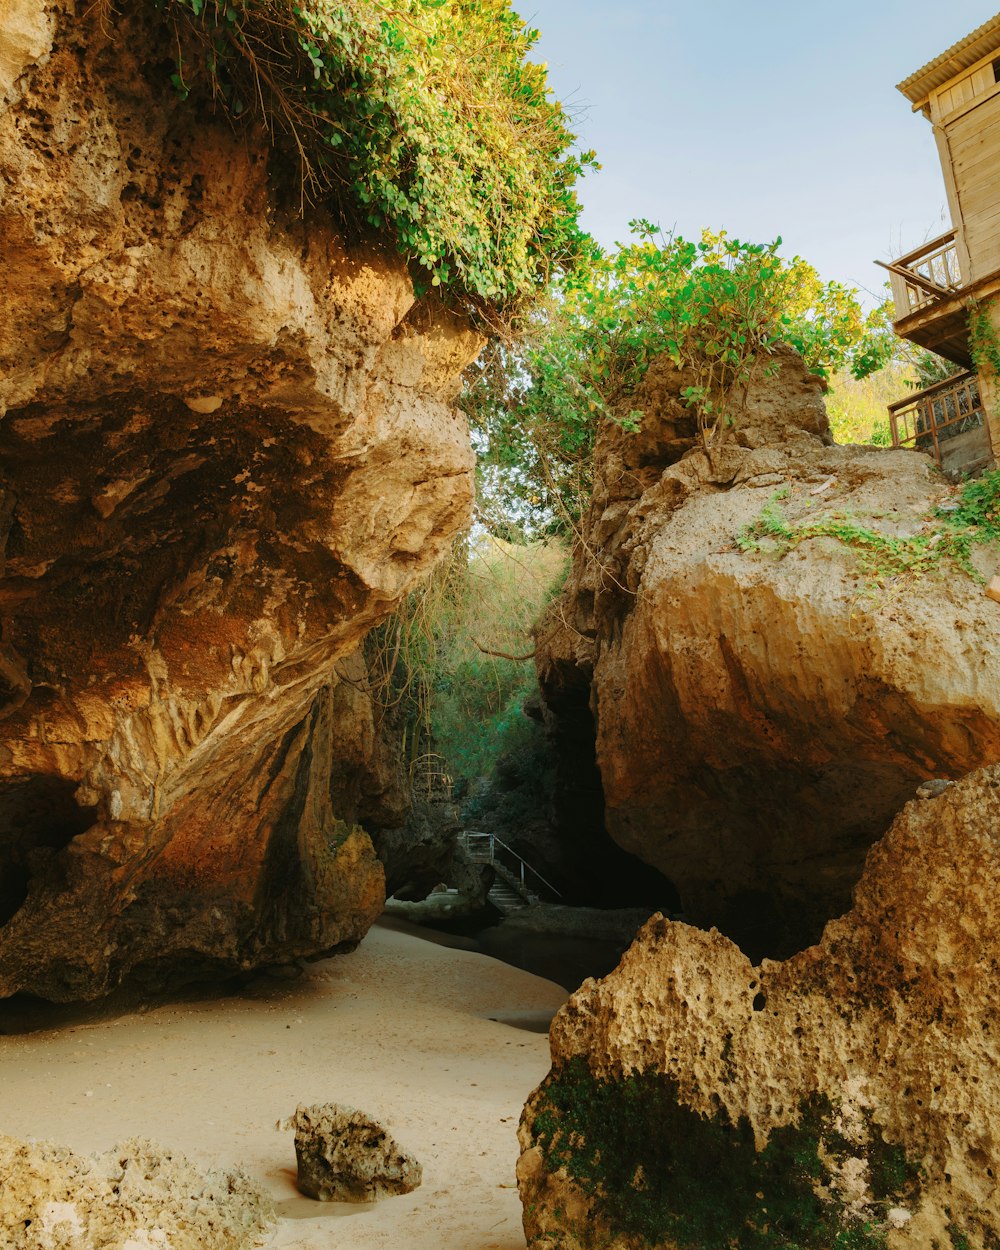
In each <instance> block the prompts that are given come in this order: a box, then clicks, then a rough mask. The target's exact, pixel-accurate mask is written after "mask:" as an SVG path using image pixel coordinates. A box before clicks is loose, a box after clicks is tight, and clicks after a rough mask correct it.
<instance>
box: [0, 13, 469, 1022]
mask: <svg viewBox="0 0 1000 1250" xmlns="http://www.w3.org/2000/svg"><path fill="white" fill-rule="evenodd" d="M15 9H16V13H14V14H13V16H12V20H11V23H10V25H9V27H5V28H4V30H3V31H0V100H6V103H5V104H3V105H2V106H0V251H2V254H3V258H4V299H3V300H2V301H0V413H5V414H6V415H5V416H4V417H3V419H2V421H0V572H2V574H3V579H4V580H3V582H2V585H0V628H2V633H0V778H2V780H0V994H10V993H12V992H14V991H15V990H18V989H29V990H31V991H33V992H35V993H39V994H44V995H47V996H49V997H53V998H75V997H90V996H94V995H97V994H99V993H102V992H103V991H104V990H106V989H107V988H109V987H110V986H112V985H114V984H115V983H116V982H117V981H118V980H120V979H121V977H122V976H123V975H125V974H126V973H127V972H128V971H129V970H131V969H139V970H141V971H143V972H144V973H145V974H146V975H148V976H154V975H155V976H159V975H160V973H161V971H163V970H165V969H168V968H171V969H173V968H178V967H181V968H187V969H189V970H203V969H204V968H213V969H216V970H222V969H225V968H227V967H248V966H252V965H254V964H257V963H260V962H267V961H270V960H272V959H283V958H286V957H288V956H292V955H297V954H303V955H308V954H317V953H319V952H322V951H327V950H330V949H333V948H335V947H337V946H338V945H340V944H342V943H353V942H356V941H357V940H358V939H359V938H360V937H361V936H362V935H363V933H364V932H365V931H366V929H367V927H368V925H369V924H370V923H371V921H372V919H373V918H374V916H375V915H376V914H377V913H378V910H379V908H380V906H381V902H382V893H383V884H382V870H381V867H380V865H379V864H378V862H377V860H376V857H375V855H374V853H373V851H372V848H371V845H370V842H369V840H368V838H367V836H366V835H364V834H363V833H361V832H360V831H359V830H357V829H354V828H352V826H351V823H350V819H346V820H345V814H346V808H349V807H350V804H349V803H343V804H342V803H341V802H340V800H339V798H338V795H337V793H336V787H335V784H334V783H333V782H331V774H335V773H336V766H337V764H338V759H339V755H338V752H341V751H342V750H343V736H344V734H343V730H342V728H338V725H339V724H340V722H339V720H338V716H339V712H338V707H342V705H343V704H344V701H345V692H344V690H343V687H344V685H345V683H347V684H348V686H349V685H350V683H351V682H353V681H358V680H363V670H358V668H357V667H356V666H355V667H351V666H350V665H349V666H348V668H343V667H341V668H338V666H337V665H338V661H339V660H340V659H341V657H345V656H348V655H349V654H350V653H351V652H352V651H354V649H355V648H356V647H357V645H358V642H359V640H360V639H361V637H362V636H363V635H364V633H365V632H366V631H367V630H368V628H369V627H370V626H371V625H372V624H373V623H374V622H375V621H377V620H378V619H379V618H380V617H381V616H383V615H384V614H385V613H386V611H388V610H389V609H391V608H392V606H393V605H394V604H395V603H396V602H397V601H398V600H399V599H400V597H401V596H403V595H404V594H405V593H406V592H407V591H408V590H409V589H410V588H411V587H412V586H413V585H414V584H415V583H416V581H417V580H418V579H419V578H420V577H421V576H423V575H424V574H425V573H426V572H427V571H428V570H429V569H430V568H431V567H432V565H433V564H434V563H435V561H436V560H437V559H438V558H439V557H440V556H441V555H442V554H443V553H444V552H445V550H446V549H447V547H448V543H449V541H450V539H451V537H452V535H453V534H454V532H455V531H456V530H457V529H459V528H461V527H462V526H463V525H464V524H466V522H467V519H468V517H469V512H470V507H471V495H472V476H471V469H472V454H471V450H470V447H469V442H468V436H467V431H466V429H465V425H464V421H463V420H462V419H460V418H459V416H458V415H457V414H456V412H455V411H454V409H453V406H452V399H453V396H454V393H455V390H456V386H457V378H458V375H459V373H460V371H461V369H462V368H463V367H464V366H465V364H466V363H468V361H469V360H470V359H471V358H472V357H473V356H474V354H475V352H476V351H477V349H478V345H479V342H478V339H477V338H476V337H475V336H474V335H473V334H472V333H470V332H469V330H468V329H467V328H466V327H465V325H464V324H463V323H461V322H460V321H459V320H457V319H456V318H455V317H454V316H453V315H452V314H450V313H447V312H445V311H444V310H443V309H441V308H439V307H436V306H433V305H430V304H427V303H423V304H418V303H415V301H414V295H413V290H412V286H411V283H410V281H409V278H408V276H407V273H406V271H405V268H404V267H403V266H402V265H401V264H400V263H399V262H398V261H397V260H396V259H394V258H393V257H392V256H389V255H385V254H383V253H382V252H380V251H379V250H378V249H377V248H376V247H375V246H374V245H372V246H361V245H352V246H351V247H347V246H346V245H345V244H344V242H343V240H342V238H341V237H340V236H339V235H338V232H337V229H336V228H335V226H334V224H333V223H332V222H331V221H330V220H328V219H327V218H325V217H324V216H323V214H322V213H321V212H319V211H310V212H307V214H306V217H305V219H304V220H298V219H296V218H295V217H294V216H293V215H292V214H291V213H285V212H284V211H283V210H282V208H281V205H280V203H279V201H278V200H277V199H276V198H275V195H276V193H275V192H274V191H273V186H274V179H273V178H270V177H269V170H268V162H269V160H270V159H271V157H270V155H269V150H268V147H267V143H266V136H263V135H260V136H256V137H254V136H253V135H249V136H248V135H246V134H244V135H240V136H237V135H235V134H233V133H231V132H230V131H229V130H228V129H227V128H226V127H225V125H224V124H222V123H218V124H217V123H215V122H213V121H212V119H211V117H206V116H205V115H204V113H203V112H202V113H200V114H199V113H196V112H195V111H194V110H193V109H192V108H191V106H190V105H186V104H185V102H184V101H182V100H180V98H179V97H178V96H177V95H176V93H175V92H174V91H173V89H172V87H171V86H170V83H169V75H168V73H167V71H166V70H165V69H164V64H165V63H166V62H165V61H163V60H162V58H159V52H161V51H162V48H161V47H160V46H159V44H158V43H157V40H158V39H160V38H161V36H162V32H159V31H158V30H157V29H156V28H155V26H154V27H141V28H140V27H139V26H129V25H128V23H126V24H125V25H124V26H122V24H121V23H117V24H116V29H115V33H114V37H113V39H110V38H109V37H108V36H106V35H105V34H104V33H103V31H102V26H101V22H100V20H99V13H98V12H96V10H95V11H91V12H90V15H89V16H86V17H85V16H77V15H75V14H74V12H73V11H72V9H70V8H69V7H63V6H57V5H49V6H46V5H43V4H40V3H34V4H32V3H28V0H24V2H23V3H19V4H18V5H16V6H15ZM4 16H5V18H6V17H7V12H6V11H5V15H4ZM13 17H16V19H17V20H16V21H14V20H13ZM131 20H132V21H133V22H138V21H139V20H140V19H139V18H137V17H133V18H132V19H131ZM279 182H280V179H279ZM296 199H297V194H296ZM352 663H353V662H352ZM338 689H339V690H340V694H338ZM348 701H349V700H348ZM351 749H352V750H353V749H354V748H353V747H352V748H351Z"/></svg>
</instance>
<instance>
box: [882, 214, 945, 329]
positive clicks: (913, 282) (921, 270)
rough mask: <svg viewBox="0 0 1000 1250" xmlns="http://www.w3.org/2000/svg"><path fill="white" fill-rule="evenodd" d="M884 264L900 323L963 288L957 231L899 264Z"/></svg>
mask: <svg viewBox="0 0 1000 1250" xmlns="http://www.w3.org/2000/svg"><path fill="white" fill-rule="evenodd" d="M881 263H882V264H883V268H885V269H888V270H889V275H890V277H889V281H890V283H891V285H892V298H893V303H894V304H895V305H896V320H897V321H902V320H903V318H904V317H908V316H910V314H911V313H915V312H917V311H919V310H920V309H921V308H926V307H927V305H928V304H933V303H935V302H936V301H938V300H942V299H947V298H948V297H949V296H951V295H954V293H955V292H956V291H957V290H958V289H959V288H960V287H961V285H962V274H961V270H960V269H959V267H958V251H957V249H956V247H955V231H954V230H949V231H948V233H947V234H942V235H939V236H938V238H936V239H931V241H930V242H929V243H924V244H923V245H922V246H921V247H918V248H915V249H914V251H912V252H907V253H906V255H905V256H900V258H899V260H893V261H890V262H889V263H888V264H885V263H884V262H881Z"/></svg>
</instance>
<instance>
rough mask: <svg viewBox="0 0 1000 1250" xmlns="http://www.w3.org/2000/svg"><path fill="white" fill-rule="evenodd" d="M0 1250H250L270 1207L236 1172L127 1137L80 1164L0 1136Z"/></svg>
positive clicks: (47, 1147) (61, 1151)
mask: <svg viewBox="0 0 1000 1250" xmlns="http://www.w3.org/2000/svg"><path fill="white" fill-rule="evenodd" d="M0 1175H2V1176H3V1185H2V1187H0V1245H2V1246H3V1247H4V1248H5V1250H252V1248H253V1247H258V1246H263V1245H266V1244H267V1242H268V1241H269V1240H270V1234H271V1231H272V1230H273V1228H274V1222H275V1219H274V1209H273V1207H272V1205H271V1202H270V1200H269V1199H268V1198H267V1196H266V1195H265V1194H264V1192H263V1191H262V1190H261V1189H260V1188H259V1187H258V1186H257V1185H255V1184H254V1183H253V1182H252V1181H251V1180H250V1179H249V1178H248V1177H246V1176H244V1175H243V1174H242V1173H239V1172H204V1171H202V1170H201V1169H200V1168H197V1167H195V1165H194V1164H193V1163H191V1162H190V1161H189V1160H188V1159H186V1158H185V1157H184V1156H183V1155H181V1154H179V1153H178V1152H176V1151H171V1150H165V1149H164V1148H163V1147H161V1146H157V1145H154V1144H153V1143H152V1142H149V1141H146V1140H143V1139H139V1138H133V1139H131V1140H129V1141H126V1142H123V1143H122V1144H121V1145H119V1146H116V1147H115V1148H114V1149H113V1150H109V1151H107V1152H106V1153H105V1154H102V1155H96V1156H85V1155H80V1154H77V1153H76V1152H74V1151H72V1150H69V1149H68V1148H67V1147H65V1146H59V1145H55V1144H53V1143H51V1142H23V1141H17V1140H16V1139H14V1138H12V1137H3V1136H0Z"/></svg>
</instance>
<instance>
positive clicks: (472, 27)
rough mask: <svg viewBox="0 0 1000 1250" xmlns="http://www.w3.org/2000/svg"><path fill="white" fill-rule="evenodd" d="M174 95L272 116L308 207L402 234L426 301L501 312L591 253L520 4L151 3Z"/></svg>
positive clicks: (570, 139)
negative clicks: (318, 203)
mask: <svg viewBox="0 0 1000 1250" xmlns="http://www.w3.org/2000/svg"><path fill="white" fill-rule="evenodd" d="M154 3H158V5H159V6H160V7H162V8H163V9H164V11H165V12H166V14H167V15H168V16H169V17H170V18H171V19H172V20H173V23H174V25H175V29H176V36H177V37H176V40H175V44H176V48H177V52H176V58H177V59H176V70H175V73H174V75H173V81H174V85H175V87H176V88H177V90H178V91H179V92H180V93H181V94H182V95H183V96H184V97H185V98H188V97H189V96H190V99H191V103H192V104H193V105H197V106H198V107H199V108H207V107H211V106H219V107H221V108H223V109H224V110H226V112H228V114H229V115H230V116H231V117H234V118H241V117H244V116H250V115H252V116H254V117H257V118H260V119H261V120H263V122H264V124H265V125H266V126H267V128H268V130H269V131H270V133H271V135H272V138H273V141H274V142H275V144H276V145H277V146H278V147H279V148H280V149H281V150H283V151H284V152H285V153H286V154H288V155H289V156H290V157H291V158H292V159H293V160H294V162H295V164H296V165H297V167H298V169H299V171H300V174H301V178H302V186H303V189H304V193H305V194H306V195H307V196H308V197H310V198H322V197H325V198H327V199H328V200H330V201H332V202H333V203H334V205H335V207H337V208H338V209H339V211H340V212H341V213H342V214H343V215H344V216H346V217H348V218H350V219H352V220H354V221H355V222H360V223H363V224H365V225H366V226H369V227H373V228H374V229H375V230H378V231H388V232H390V233H391V234H392V235H393V236H394V238H395V242H396V246H397V248H398V249H399V251H400V252H401V254H402V255H404V256H405V257H406V258H407V259H408V260H409V261H411V262H412V263H413V265H414V266H415V267H416V270H417V271H418V275H419V276H420V284H421V287H423V286H426V285H433V286H436V287H441V288H442V289H444V290H445V291H447V292H450V293H451V294H453V295H455V296H456V297H458V298H464V299H465V300H466V301H469V302H471V304H472V305H474V306H476V307H479V308H487V307H489V308H494V309H496V308H503V307H506V306H509V305H511V304H514V303H516V302H518V301H519V300H522V299H523V298H524V297H525V296H527V295H530V294H533V293H535V292H536V290H537V289H538V287H539V286H543V285H544V284H545V283H546V282H547V281H548V278H549V275H550V273H551V272H552V271H553V270H554V269H558V268H559V267H561V266H566V265H572V264H574V263H576V260H577V259H578V257H579V256H580V255H581V253H582V250H583V249H584V247H585V245H586V240H585V236H584V235H583V234H582V233H581V231H580V230H579V227H578V224H577V218H578V215H579V204H578V202H577V199H576V194H575V191H574V186H575V184H576V182H577V179H578V178H579V176H580V174H581V172H582V171H583V169H584V167H585V166H587V165H589V164H592V163H593V154H592V153H582V154H581V153H579V152H577V151H576V150H575V148H574V136H573V134H572V133H571V132H570V130H569V128H568V124H567V117H566V114H565V112H564V111H563V109H562V107H561V106H560V104H559V103H558V101H556V100H554V99H553V98H552V96H551V94H550V93H549V90H548V87H547V82H546V69H545V66H544V65H539V64H533V63H532V62H530V61H529V60H528V59H527V56H528V53H529V52H530V50H531V48H532V46H533V44H534V43H535V41H536V39H537V37H538V32H537V31H535V30H532V29H530V28H529V27H527V26H525V24H524V23H523V22H522V21H521V19H520V18H519V17H518V16H517V14H516V13H515V12H514V11H513V9H512V8H511V5H510V0H398V2H394V3H393V5H391V6H388V5H385V6H384V5H382V4H379V3H376V2H375V0H339V2H338V0H300V2H299V3H295V0H154Z"/></svg>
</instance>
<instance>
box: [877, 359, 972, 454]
mask: <svg viewBox="0 0 1000 1250" xmlns="http://www.w3.org/2000/svg"><path fill="white" fill-rule="evenodd" d="M889 428H890V430H891V431H892V445H893V447H912V448H915V449H916V450H917V451H926V452H929V453H930V454H931V455H932V456H933V457H934V459H935V460H936V461H937V463H938V464H939V465H940V467H941V468H942V469H946V470H951V469H955V470H961V471H964V472H969V471H970V470H972V469H977V468H981V467H982V466H983V465H985V464H988V463H989V462H990V461H991V460H992V452H991V449H990V439H989V431H988V428H987V425H986V418H985V412H984V409H983V403H982V399H981V398H980V394H979V379H978V378H977V377H976V375H975V374H974V373H972V372H971V371H968V370H967V371H966V372H965V373H959V374H956V375H955V376H954V377H951V378H945V380H944V381H943V382H936V383H935V384H934V385H933V386H928V387H926V388H925V389H924V390H922V391H915V392H914V394H912V395H910V396H908V397H907V398H906V399H900V400H897V402H896V403H894V404H890V405H889Z"/></svg>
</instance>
